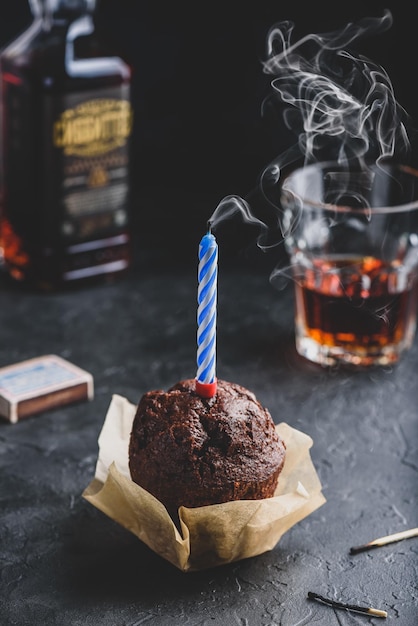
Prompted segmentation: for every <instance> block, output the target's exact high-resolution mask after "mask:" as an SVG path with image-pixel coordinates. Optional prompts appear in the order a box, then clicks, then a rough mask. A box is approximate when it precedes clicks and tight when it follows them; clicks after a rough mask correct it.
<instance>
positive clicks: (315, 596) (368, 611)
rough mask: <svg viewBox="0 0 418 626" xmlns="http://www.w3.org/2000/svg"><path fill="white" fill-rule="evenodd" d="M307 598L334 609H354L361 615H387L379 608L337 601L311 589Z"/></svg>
mask: <svg viewBox="0 0 418 626" xmlns="http://www.w3.org/2000/svg"><path fill="white" fill-rule="evenodd" d="M308 598H309V599H310V600H316V601H317V602H322V603H323V604H326V605H328V606H331V607H333V608H334V609H343V610H344V611H354V612H355V613H363V615H372V616H373V617H387V616H388V614H387V612H386V611H382V610H380V609H374V608H372V607H366V606H358V605H356V604H347V603H345V602H338V601H337V600H330V599H329V598H325V597H324V596H320V595H319V593H314V592H313V591H308Z"/></svg>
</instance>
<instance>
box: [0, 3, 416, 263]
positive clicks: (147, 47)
mask: <svg viewBox="0 0 418 626" xmlns="http://www.w3.org/2000/svg"><path fill="white" fill-rule="evenodd" d="M28 7H29V5H28V2H27V0H13V2H5V3H3V4H2V5H1V7H0V45H4V44H5V43H6V42H8V41H10V39H12V38H13V37H14V36H15V35H16V34H17V33H18V32H20V31H21V30H22V29H23V28H24V27H25V26H26V25H27V24H28V23H29V21H30V12H29V8H28ZM386 8H389V9H390V10H391V12H392V15H393V25H392V27H391V28H390V30H389V31H387V32H385V33H382V34H379V35H375V36H371V35H370V36H367V37H365V38H364V39H360V40H359V41H358V43H357V44H356V46H357V47H356V49H355V52H356V53H357V54H360V53H361V54H364V55H366V56H367V57H369V58H370V59H372V60H373V61H375V62H376V63H378V64H380V65H382V66H383V67H384V68H385V69H386V71H387V72H388V74H389V76H390V78H391V81H392V83H393V87H394V90H395V94H396V96H397V99H398V101H399V102H400V104H401V105H402V106H403V107H404V108H405V109H406V110H407V111H408V113H409V114H410V115H411V118H412V120H411V125H412V126H415V125H418V104H417V100H416V90H415V87H414V85H415V76H414V74H415V70H414V62H415V61H414V60H415V57H416V49H415V48H416V46H415V40H416V20H415V15H414V13H413V12H412V10H411V8H409V9H407V8H405V6H402V5H400V4H399V3H394V2H392V3H390V5H387V4H386V3H385V4H381V5H379V4H376V3H368V2H362V3H352V2H350V3H341V2H338V3H334V4H331V5H330V4H329V3H321V2H299V1H297V0H296V1H295V0H294V1H292V2H286V3H284V2H278V1H277V0H275V1H273V0H259V1H258V2H248V3H244V2H240V1H238V0H228V1H224V2H219V1H214V2H210V3H205V4H202V3H200V2H155V1H154V0H143V1H139V0H100V2H99V9H98V12H97V15H96V23H97V26H98V28H99V31H100V33H101V37H102V40H103V41H104V42H105V44H106V46H107V48H108V50H109V52H110V53H115V54H119V55H122V56H123V57H124V58H125V60H126V61H127V62H128V63H129V64H130V66H131V67H132V71H133V78H132V101H133V105H134V109H135V128H134V137H133V144H132V212H133V218H134V227H135V230H136V231H137V232H138V233H139V235H140V244H141V246H146V245H152V246H154V245H157V246H158V245H160V244H161V242H163V245H164V246H165V247H167V248H170V249H171V250H172V249H173V240H174V237H175V238H176V241H175V245H174V247H175V248H176V254H177V255H179V252H178V249H179V248H180V249H181V250H182V251H183V252H184V256H185V257H186V258H188V256H189V254H190V252H191V251H192V249H193V246H194V245H195V241H196V236H197V234H199V233H200V232H201V229H202V228H203V227H204V224H205V223H206V220H207V219H208V218H209V217H210V215H211V214H212V211H213V210H214V209H215V208H216V206H217V204H218V203H219V202H220V201H221V199H222V198H223V197H224V196H226V195H229V194H238V195H240V196H242V197H248V198H250V199H251V202H252V203H253V208H254V210H256V211H258V210H259V206H258V205H259V198H258V196H259V189H258V183H259V175H260V173H261V171H262V170H263V169H264V167H265V166H266V165H267V164H268V163H269V162H270V161H271V159H272V158H274V157H276V156H277V155H278V154H281V152H282V151H283V149H284V148H286V147H288V145H289V144H290V143H293V142H294V137H293V135H292V136H289V132H288V131H287V130H286V129H285V127H284V124H283V121H282V119H281V117H280V116H271V117H269V116H268V115H266V116H262V114H261V108H262V103H263V100H264V98H265V97H266V95H267V94H269V93H270V86H269V82H270V81H269V78H268V77H267V76H265V75H264V74H263V72H262V66H261V61H262V59H264V56H265V52H266V48H265V45H266V37H267V33H268V30H269V28H270V27H271V26H272V25H273V24H274V23H276V22H278V21H282V20H288V19H289V20H292V21H293V22H294V23H295V33H294V39H295V40H296V39H298V38H299V37H301V36H303V35H305V34H308V33H312V32H328V31H333V30H336V29H338V30H340V29H341V28H343V27H344V26H345V25H346V24H347V23H348V22H349V21H357V20H359V19H360V18H363V17H377V18H379V17H381V16H382V15H383V12H384V10H385V9H386ZM202 198H203V201H202ZM237 229H239V220H237V223H236V224H233V225H228V224H226V225H225V226H224V227H223V229H222V232H221V233H220V236H225V237H228V246H227V248H228V251H229V250H231V255H232V256H233V255H235V253H236V251H237V250H241V249H243V248H245V247H246V245H247V243H248V241H247V240H248V232H247V230H246V229H245V231H244V232H243V233H240V237H239V238H237V236H236V231H237ZM231 230H232V231H233V232H234V236H233V237H229V231H231ZM241 237H242V239H241ZM178 242H179V243H180V246H179V245H178Z"/></svg>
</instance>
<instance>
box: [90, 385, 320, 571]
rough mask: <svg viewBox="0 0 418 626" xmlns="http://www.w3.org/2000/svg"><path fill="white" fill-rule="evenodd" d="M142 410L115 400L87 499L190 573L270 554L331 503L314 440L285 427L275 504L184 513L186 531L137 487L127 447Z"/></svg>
mask: <svg viewBox="0 0 418 626" xmlns="http://www.w3.org/2000/svg"><path fill="white" fill-rule="evenodd" d="M135 411H136V406H135V405H133V404H131V403H130V402H129V401H128V400H126V399H125V398H123V397H122V396H119V395H116V394H115V395H113V397H112V400H111V403H110V406H109V409H108V412H107V415H106V418H105V421H104V424H103V428H102V431H101V433H100V436H99V440H98V443H99V456H98V460H97V464H96V471H95V477H94V479H93V480H92V481H91V483H90V484H89V485H88V487H87V488H86V489H85V490H84V492H83V494H82V495H83V497H84V498H85V499H86V500H88V502H90V503H91V504H92V505H93V506H95V507H96V508H98V509H99V510H100V511H102V512H103V513H105V514H106V515H108V516H109V517H110V518H111V519H113V520H114V521H116V522H117V523H119V524H121V525H122V526H123V527H125V528H127V529H128V530H129V531H131V532H132V533H134V534H135V535H136V536H137V537H138V538H139V539H140V540H141V541H143V542H144V543H145V544H146V545H147V546H148V547H149V548H151V550H153V551H154V552H156V553H157V554H159V555H160V556H161V557H162V558H164V559H166V560H167V561H169V562H170V563H172V564H173V565H174V566H176V567H177V568H179V569H180V570H182V571H184V572H188V571H196V570H202V569H206V568H211V567H215V566H218V565H223V564H226V563H231V562H233V561H238V560H240V559H246V558H249V557H253V556H256V555H259V554H262V553H263V552H266V551H268V550H272V549H273V548H274V547H275V545H276V544H277V542H278V541H279V539H280V538H281V537H282V535H283V534H284V533H285V532H286V531H287V530H289V528H291V527H292V526H293V525H294V524H296V523H297V522H299V521H300V520H302V519H304V518H305V517H307V516H308V515H310V513H312V512H313V511H315V510H316V509H318V508H319V507H320V506H322V505H323V504H324V503H325V501H326V500H325V497H324V496H323V494H322V492H321V483H320V481H319V478H318V476H317V473H316V471H315V468H314V465H313V463H312V460H311V458H310V454H309V449H310V448H311V446H312V444H313V441H312V439H311V438H310V437H309V436H308V435H306V434H304V433H302V432H300V431H298V430H295V429H294V428H292V427H290V426H289V425H287V424H286V423H281V424H279V425H277V426H276V430H277V432H278V433H279V435H280V437H281V438H282V439H283V441H284V442H285V444H286V459H285V463H284V467H283V470H282V472H281V474H280V476H279V482H278V486H277V489H276V492H275V495H274V497H272V498H266V499H264V500H237V501H234V502H225V503H222V504H214V505H210V506H202V507H198V508H186V507H180V508H179V520H180V530H179V529H178V528H177V526H176V524H175V523H174V521H173V520H172V519H171V517H170V516H169V514H168V512H167V510H166V508H165V507H164V505H163V504H162V503H161V502H159V500H157V499H156V498H155V497H154V496H152V495H151V494H150V493H149V492H147V491H146V490H145V489H143V488H142V487H140V486H139V485H137V484H136V483H134V482H133V481H132V480H131V477H130V472H129V464H128V462H129V459H128V446H129V438H130V433H131V428H132V422H133V419H134V416H135Z"/></svg>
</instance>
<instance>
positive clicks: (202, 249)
mask: <svg viewBox="0 0 418 626" xmlns="http://www.w3.org/2000/svg"><path fill="white" fill-rule="evenodd" d="M217 278H218V245H217V243H216V239H215V237H214V236H213V235H212V233H211V232H210V227H209V229H208V232H207V233H206V235H204V236H203V237H202V239H201V241H200V245H199V269H198V292H197V302H198V310H197V325H198V329H197V376H196V391H197V393H198V394H199V395H200V396H201V397H204V398H211V397H213V396H214V395H215V394H216V387H217V385H216V304H217Z"/></svg>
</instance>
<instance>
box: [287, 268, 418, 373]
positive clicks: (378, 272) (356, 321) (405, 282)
mask: <svg viewBox="0 0 418 626" xmlns="http://www.w3.org/2000/svg"><path fill="white" fill-rule="evenodd" d="M295 275H296V276H297V278H296V281H295V297H296V325H297V335H299V338H297V342H299V344H302V345H299V346H298V350H299V351H300V352H301V353H304V352H306V350H307V349H309V348H306V345H308V346H309V344H310V343H311V344H312V345H315V344H316V345H318V346H320V347H321V348H320V351H322V353H323V354H329V355H334V356H335V357H336V358H338V357H339V356H341V358H342V360H346V361H348V362H352V363H354V364H362V363H363V364H365V365H368V364H371V363H372V362H373V360H374V359H376V358H378V359H379V358H381V360H382V363H384V362H385V361H387V362H391V361H395V360H397V356H398V352H399V351H400V350H402V349H404V348H405V347H409V345H410V344H411V342H412V340H413V336H414V332H415V318H416V308H417V297H418V289H417V280H416V277H415V272H414V273H412V275H411V273H409V275H408V273H407V272H406V271H405V270H404V269H403V268H402V266H401V264H400V263H399V262H397V263H393V264H391V265H389V264H385V263H384V262H382V261H381V260H379V259H376V258H373V257H365V258H362V259H359V258H347V257H341V258H334V259H333V258H331V259H329V260H326V259H324V260H317V261H315V262H314V264H313V266H311V267H309V268H304V269H303V271H300V267H299V268H295ZM304 344H305V347H303V345H304ZM305 356H306V354H305ZM309 358H311V357H309ZM331 358H332V357H331ZM314 360H317V359H314ZM319 360H321V357H319ZM324 361H325V362H326V361H327V359H326V358H325V359H324Z"/></svg>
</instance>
